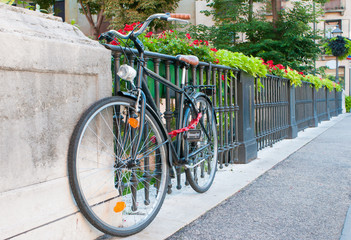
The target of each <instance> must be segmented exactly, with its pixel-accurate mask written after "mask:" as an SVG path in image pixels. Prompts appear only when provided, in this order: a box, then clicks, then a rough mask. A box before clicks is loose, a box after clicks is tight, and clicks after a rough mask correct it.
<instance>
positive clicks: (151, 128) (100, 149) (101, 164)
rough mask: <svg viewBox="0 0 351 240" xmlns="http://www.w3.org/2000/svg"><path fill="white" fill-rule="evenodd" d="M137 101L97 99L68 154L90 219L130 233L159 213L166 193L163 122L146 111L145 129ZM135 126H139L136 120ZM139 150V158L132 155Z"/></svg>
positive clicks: (72, 180)
mask: <svg viewBox="0 0 351 240" xmlns="http://www.w3.org/2000/svg"><path fill="white" fill-rule="evenodd" d="M133 106H134V101H133V100H130V99H127V98H121V97H117V98H116V97H115V98H108V99H104V100H102V101H100V102H98V103H97V104H95V105H93V106H92V107H91V108H90V109H89V110H88V111H87V113H86V114H85V115H84V116H83V118H82V119H81V121H80V122H79V123H78V125H77V127H76V129H75V132H74V134H73V137H72V140H71V146H70V152H69V153H70V154H69V176H70V184H71V188H72V192H73V195H74V197H75V199H76V202H77V204H78V206H79V208H80V210H81V212H82V213H83V215H84V216H85V217H86V218H87V220H88V221H89V222H90V223H91V224H92V225H94V226H95V227H96V228H98V229H99V230H101V231H102V232H104V233H108V234H110V235H114V236H128V235H131V234H134V233H136V232H139V231H141V230H142V229H144V228H145V227H146V226H147V225H148V224H150V222H151V221H152V220H153V219H154V218H155V216H156V215H157V213H158V211H159V209H160V207H161V205H162V203H163V200H164V197H165V193H166V184H167V178H168V166H167V162H166V161H167V160H166V145H165V142H164V140H163V138H162V135H161V131H160V129H159V126H157V124H156V121H155V120H154V118H153V116H152V115H151V114H150V113H149V112H148V111H146V113H145V122H144V133H143V137H142V141H141V144H140V146H139V148H138V149H136V141H137V138H138V135H139V134H140V132H139V131H138V130H139V127H136V128H133V127H132V126H131V125H132V124H131V123H130V119H131V118H135V119H137V118H136V117H137V115H136V113H135V109H134V108H133ZM134 127H135V126H134ZM134 151H137V155H136V156H137V157H136V160H137V161H136V162H134V161H132V159H131V155H132V153H133V152H134Z"/></svg>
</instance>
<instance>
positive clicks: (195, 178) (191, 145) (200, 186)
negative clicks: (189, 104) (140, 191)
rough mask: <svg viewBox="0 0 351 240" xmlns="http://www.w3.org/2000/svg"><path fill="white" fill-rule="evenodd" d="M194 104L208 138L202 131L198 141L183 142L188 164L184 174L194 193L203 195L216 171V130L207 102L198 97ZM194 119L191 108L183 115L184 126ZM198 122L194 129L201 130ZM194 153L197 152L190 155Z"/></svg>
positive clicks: (212, 114) (213, 117) (203, 98)
mask: <svg viewBox="0 0 351 240" xmlns="http://www.w3.org/2000/svg"><path fill="white" fill-rule="evenodd" d="M195 103H196V108H197V109H198V111H199V112H201V114H202V117H201V119H200V122H201V123H202V125H203V126H204V128H205V129H206V131H207V133H208V136H207V135H206V134H204V132H203V131H202V138H201V140H200V141H195V142H190V141H188V140H184V151H185V156H186V157H187V160H188V162H189V164H188V167H187V168H186V171H185V172H186V176H187V179H188V181H189V184H190V186H191V187H192V188H193V189H194V190H195V191H197V192H199V193H203V192H206V191H207V190H208V189H209V188H210V187H211V185H212V182H213V180H214V177H215V174H216V170H217V169H216V168H217V158H218V149H217V148H218V141H217V129H216V124H215V116H214V112H213V109H212V107H211V105H210V103H209V102H208V100H207V99H206V98H205V97H203V96H198V97H197V98H196V100H195ZM196 117H197V116H196V115H195V114H194V113H193V111H192V110H191V108H189V110H188V114H185V120H184V122H185V125H187V124H189V123H190V122H191V120H192V119H194V118H196ZM200 122H199V123H198V124H197V126H196V129H199V130H202V127H201V124H200ZM201 149H202V150H201ZM200 150H201V151H200ZM196 151H199V152H198V153H197V154H195V155H192V154H193V153H195V152H196Z"/></svg>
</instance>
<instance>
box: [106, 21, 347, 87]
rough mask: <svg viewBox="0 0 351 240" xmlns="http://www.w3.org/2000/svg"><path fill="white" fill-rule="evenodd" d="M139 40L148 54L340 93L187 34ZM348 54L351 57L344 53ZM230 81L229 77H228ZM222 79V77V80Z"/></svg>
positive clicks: (169, 33) (287, 69) (327, 84)
mask: <svg viewBox="0 0 351 240" xmlns="http://www.w3.org/2000/svg"><path fill="white" fill-rule="evenodd" d="M141 26H142V24H140V22H137V23H133V24H131V25H128V24H126V25H125V27H124V28H123V29H119V30H118V32H120V33H122V34H127V33H129V32H130V31H133V29H134V28H135V27H137V28H138V27H141ZM140 40H141V41H142V42H143V44H144V45H145V48H146V50H149V51H152V52H158V53H163V54H168V55H178V54H185V55H196V56H197V57H198V58H199V59H200V61H204V62H212V63H215V64H221V65H226V66H229V67H231V68H238V69H241V70H243V71H245V72H247V73H249V74H251V75H252V76H254V77H264V76H266V75H267V73H269V74H273V75H276V76H279V77H284V78H288V79H290V80H291V84H292V85H293V84H294V85H296V86H301V84H302V81H306V82H311V83H313V84H314V87H315V88H316V89H319V88H321V87H323V86H325V87H326V88H328V89H329V90H331V89H334V88H335V89H337V90H338V91H341V86H340V85H339V84H336V83H334V82H332V81H330V80H329V79H322V78H320V77H317V76H314V75H311V74H308V75H305V74H304V73H303V72H298V71H296V70H294V69H292V68H290V67H288V66H283V65H281V64H276V65H275V64H274V63H273V61H272V60H269V61H267V62H265V61H264V60H263V59H262V58H261V59H260V58H257V57H252V56H250V57H248V56H246V55H244V54H242V53H238V52H231V51H228V50H223V49H220V50H217V49H216V48H214V47H213V46H211V44H210V43H209V42H208V41H205V40H199V39H192V37H191V35H190V34H189V33H186V34H178V33H177V32H176V31H173V30H167V31H163V32H161V33H158V34H156V33H153V32H148V33H143V34H142V35H141V37H140ZM345 41H346V43H347V44H346V46H348V48H349V49H351V41H350V40H348V39H346V40H345ZM110 44H112V45H122V46H128V47H133V44H132V43H129V42H128V41H127V42H121V41H119V40H118V39H114V40H113V41H111V42H110ZM348 54H351V53H348ZM231 74H232V76H233V77H235V76H234V75H233V73H231ZM222 77H223V76H222ZM262 86H263V85H262V84H261V82H260V81H258V86H257V87H259V88H260V87H262Z"/></svg>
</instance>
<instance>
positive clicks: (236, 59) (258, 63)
mask: <svg viewBox="0 0 351 240" xmlns="http://www.w3.org/2000/svg"><path fill="white" fill-rule="evenodd" d="M212 54H213V55H214V56H216V57H217V58H218V59H219V63H220V64H222V65H226V66H229V67H232V68H238V69H241V70H243V71H245V72H247V73H249V74H250V75H252V76H254V77H264V76H266V75H267V68H266V67H265V66H264V65H263V64H262V60H261V59H259V58H255V57H248V56H245V55H244V54H242V53H238V52H230V51H228V50H224V49H221V50H218V51H217V52H216V53H212Z"/></svg>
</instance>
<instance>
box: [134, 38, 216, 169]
mask: <svg viewBox="0 0 351 240" xmlns="http://www.w3.org/2000/svg"><path fill="white" fill-rule="evenodd" d="M134 39H135V38H134ZM132 40H133V39H132ZM133 42H134V44H135V45H136V48H137V49H138V52H139V59H138V65H137V69H138V72H137V82H136V88H137V89H141V106H142V114H144V113H143V110H145V102H144V101H145V99H146V103H147V104H148V105H149V106H150V107H151V108H152V109H153V110H154V111H155V112H156V113H157V114H158V116H160V112H159V110H158V108H157V106H156V103H155V101H154V99H153V97H152V94H151V92H150V90H149V88H148V86H147V82H146V80H145V79H144V71H145V74H146V75H147V76H149V77H151V78H152V79H154V80H155V81H158V82H160V83H162V84H163V85H165V86H166V87H168V88H170V89H171V90H173V91H175V92H177V93H179V94H180V100H179V103H178V104H180V105H179V106H184V102H185V99H184V97H185V98H186V100H187V101H189V103H190V106H191V107H192V109H193V110H194V112H195V113H196V115H197V114H198V111H197V109H196V107H195V104H194V102H193V100H192V99H191V96H189V94H188V93H187V92H186V91H185V84H184V85H183V84H182V85H181V88H180V87H178V86H177V85H175V84H173V83H172V82H170V81H168V80H167V79H165V78H163V77H161V76H160V75H158V74H156V73H154V72H153V71H151V70H150V69H148V68H147V67H146V66H145V65H146V63H145V62H144V47H143V46H140V44H141V42H140V41H136V40H133ZM142 64H144V65H142ZM184 68H186V66H184ZM183 71H185V69H183ZM183 110H184V108H183V107H180V111H179V114H178V116H177V117H178V119H179V121H178V124H177V126H176V127H177V129H180V128H182V124H183V117H184V116H183V114H184V113H183ZM143 121H144V119H143ZM199 123H200V125H201V127H202V129H203V131H204V133H205V135H206V136H207V137H208V138H209V135H208V132H207V131H206V129H205V127H204V126H203V123H202V122H201V121H200V122H199ZM142 125H143V122H141V126H142ZM161 125H162V126H160V127H162V128H163V130H164V132H165V133H167V131H166V129H165V127H164V126H163V124H161ZM166 135H167V136H164V137H165V138H166V139H168V141H167V142H169V146H170V147H169V149H171V153H172V157H173V161H172V162H173V163H175V164H176V165H179V164H180V165H181V164H184V163H185V162H184V158H181V156H180V151H181V139H182V136H183V134H182V133H180V134H178V135H177V137H176V138H177V139H176V143H177V144H176V146H177V149H175V147H174V145H173V144H172V139H171V137H170V136H169V135H168V134H166ZM140 139H141V135H140V136H139V140H138V143H137V146H136V147H139V143H140Z"/></svg>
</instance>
